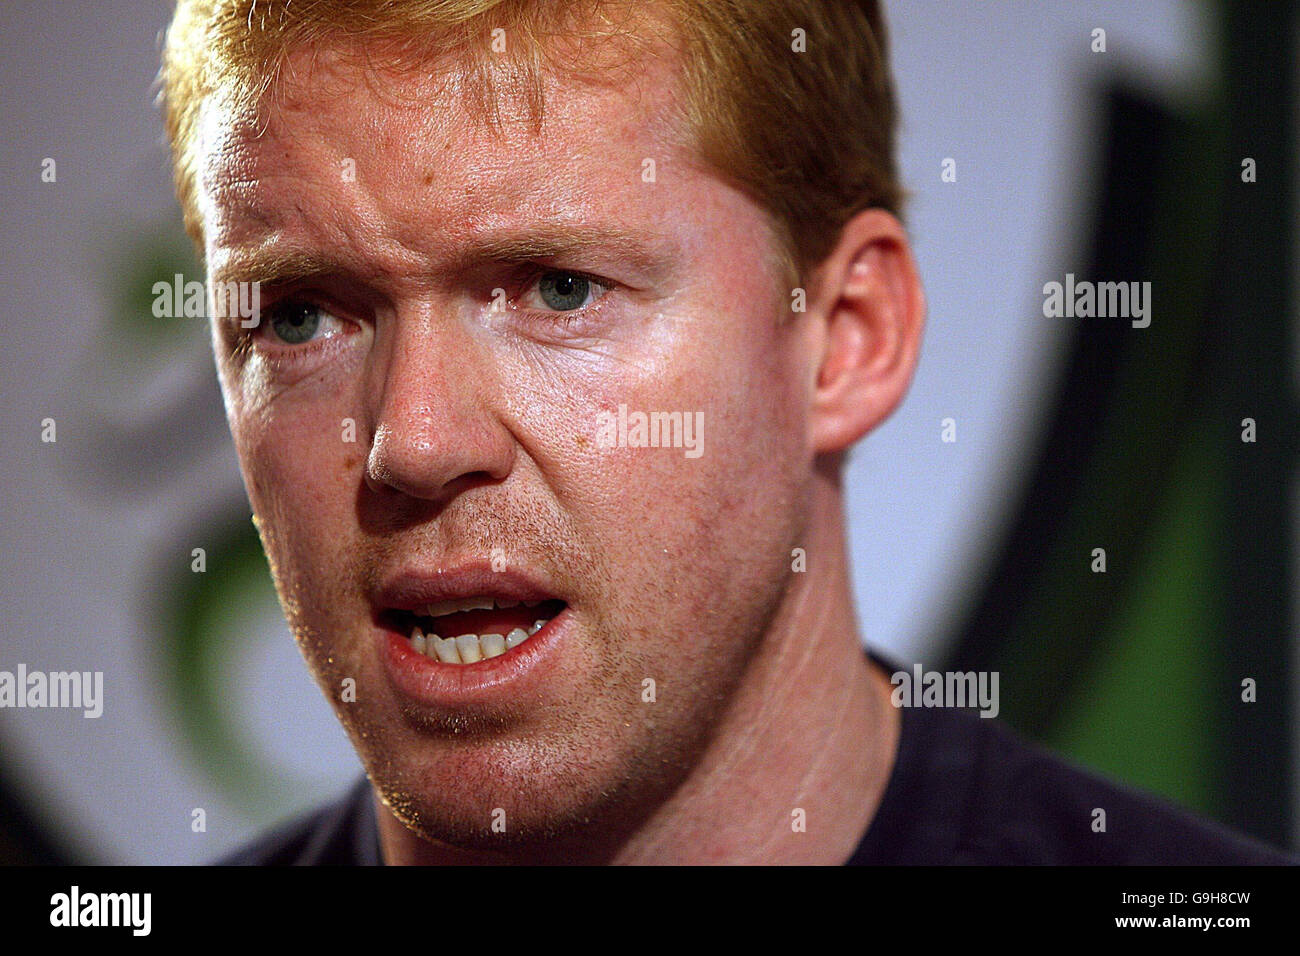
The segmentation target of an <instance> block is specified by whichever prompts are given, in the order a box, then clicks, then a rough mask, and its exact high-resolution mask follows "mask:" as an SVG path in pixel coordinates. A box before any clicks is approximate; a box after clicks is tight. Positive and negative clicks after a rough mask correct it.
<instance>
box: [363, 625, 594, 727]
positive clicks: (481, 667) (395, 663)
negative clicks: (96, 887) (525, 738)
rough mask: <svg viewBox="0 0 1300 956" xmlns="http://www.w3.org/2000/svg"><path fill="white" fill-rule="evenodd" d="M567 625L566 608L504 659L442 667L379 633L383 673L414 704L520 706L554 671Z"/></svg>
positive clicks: (404, 641) (391, 634)
mask: <svg viewBox="0 0 1300 956" xmlns="http://www.w3.org/2000/svg"><path fill="white" fill-rule="evenodd" d="M568 623H569V609H568V608H567V607H566V608H565V609H564V610H562V611H561V612H560V613H559V614H557V615H556V616H555V617H553V618H551V619H550V620H549V621H547V622H546V625H545V626H544V627H543V628H542V629H541V630H539V631H538V632H537V633H536V634H534V635H533V636H532V637H530V638H528V640H526V641H524V642H523V643H522V644H520V645H518V646H517V647H512V648H510V649H509V650H508V651H506V652H505V653H504V654H500V655H498V656H496V657H493V658H489V659H486V660H481V661H477V662H475V663H473V664H444V663H443V662H442V661H439V660H436V659H433V658H430V657H427V656H425V655H424V654H421V653H420V652H419V651H417V650H416V649H415V648H414V647H412V646H411V641H410V638H409V637H406V636H405V635H402V634H398V633H397V632H395V631H391V630H389V629H388V628H377V629H376V635H375V636H376V639H377V640H376V643H377V647H378V650H379V656H380V658H381V659H382V661H383V665H384V670H385V672H386V673H387V674H388V679H389V681H390V682H391V683H392V685H393V688H394V689H395V690H396V691H397V692H398V694H399V695H400V696H402V697H403V698H405V699H406V700H408V701H410V702H411V703H415V704H423V705H426V706H431V707H457V706H463V705H467V704H488V705H490V704H492V703H493V702H494V699H499V700H500V701H501V702H503V703H504V702H506V701H515V702H517V701H518V700H519V697H520V695H521V694H524V693H526V692H527V691H528V690H529V685H530V684H540V683H541V682H542V681H543V680H544V679H545V676H546V672H547V671H548V670H550V669H551V668H552V667H554V666H555V663H556V659H557V658H558V657H559V654H558V651H559V649H560V645H561V644H562V643H563V637H564V634H565V632H566V631H567V629H568V628H567V625H568Z"/></svg>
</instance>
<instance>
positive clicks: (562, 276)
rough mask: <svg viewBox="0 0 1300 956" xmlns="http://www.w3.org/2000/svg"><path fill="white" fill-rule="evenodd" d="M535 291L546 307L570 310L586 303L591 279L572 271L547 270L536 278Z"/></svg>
mask: <svg viewBox="0 0 1300 956" xmlns="http://www.w3.org/2000/svg"><path fill="white" fill-rule="evenodd" d="M537 291H538V293H540V294H541V297H542V301H543V302H545V303H546V305H547V307H548V308H552V309H555V311H557V312H572V311H573V310H574V309H580V308H582V306H583V305H585V304H586V302H587V296H588V295H589V294H590V293H591V281H590V280H589V279H585V278H583V277H582V276H580V275H574V274H573V273H572V272H548V273H546V274H545V275H543V276H542V277H541V279H540V280H538V283H537Z"/></svg>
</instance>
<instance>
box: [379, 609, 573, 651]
mask: <svg viewBox="0 0 1300 956" xmlns="http://www.w3.org/2000/svg"><path fill="white" fill-rule="evenodd" d="M566 606H567V605H566V604H565V603H564V602H563V601H560V600H544V601H514V600H510V599H508V598H502V597H493V596H490V595H481V596H475V597H469V598H464V599H460V600H451V601H438V602H436V603H434V604H430V605H427V606H425V607H423V608H417V609H415V610H402V609H398V608H394V609H391V610H388V611H384V612H383V613H382V615H381V616H382V618H383V620H384V624H385V625H386V626H387V627H389V628H390V629H391V630H394V631H396V632H398V633H399V634H406V635H407V640H408V641H409V642H410V644H411V647H412V648H414V649H415V650H416V651H418V652H419V653H421V654H423V655H424V656H425V657H428V658H431V659H432V660H436V661H440V662H441V663H443V664H476V663H478V662H479V661H484V660H490V659H491V658H493V657H500V656H501V655H502V654H504V653H506V652H507V651H509V650H513V649H514V648H516V647H518V646H519V645H520V644H523V643H524V642H525V641H527V640H528V639H529V638H531V637H532V636H533V635H534V634H536V633H537V632H538V631H540V630H541V629H542V628H544V627H545V626H546V625H547V623H549V622H550V620H551V619H552V618H554V617H557V616H558V615H559V614H560V613H561V612H562V611H563V610H564V609H565V607H566Z"/></svg>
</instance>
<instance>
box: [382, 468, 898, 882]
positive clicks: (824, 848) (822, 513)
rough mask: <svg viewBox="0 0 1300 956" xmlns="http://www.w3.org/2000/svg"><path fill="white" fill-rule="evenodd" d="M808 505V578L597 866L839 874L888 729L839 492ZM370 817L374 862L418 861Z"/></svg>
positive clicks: (891, 749) (401, 839) (824, 490)
mask: <svg viewBox="0 0 1300 956" xmlns="http://www.w3.org/2000/svg"><path fill="white" fill-rule="evenodd" d="M813 498H814V500H813V507H812V509H811V514H812V515H813V519H812V521H811V522H810V524H809V527H808V534H807V544H806V545H801V546H802V547H803V548H804V550H805V552H806V554H807V555H808V562H807V570H806V571H804V572H797V573H793V574H792V575H791V583H790V586H789V589H788V592H787V594H786V597H785V599H784V601H783V602H782V604H781V607H780V609H779V610H778V612H777V615H776V617H775V619H774V621H773V624H772V627H771V628H770V629H769V631H768V634H767V635H766V637H765V639H764V643H763V645H762V646H761V648H760V651H759V653H758V654H757V655H756V656H755V659H754V661H753V663H752V664H751V666H750V667H749V669H748V671H747V672H746V675H745V677H744V679H743V680H742V682H741V684H740V686H739V687H738V688H737V690H736V692H735V694H734V695H733V697H732V701H731V703H730V705H729V707H728V708H727V710H726V712H725V713H724V715H723V717H722V718H721V721H720V724H719V726H718V728H717V731H716V733H714V734H713V737H712V742H711V743H710V744H709V746H708V748H707V749H706V750H705V751H704V753H703V754H702V755H701V757H700V759H699V761H698V762H697V764H696V766H695V767H694V769H693V770H692V771H691V773H690V775H689V776H688V777H687V778H686V780H685V781H684V782H683V783H682V785H681V786H680V787H678V788H677V790H676V791H674V793H673V794H672V795H671V796H670V797H669V798H668V799H667V800H666V801H665V802H664V803H663V804H661V805H660V806H659V807H658V808H657V809H656V810H655V811H654V812H653V813H652V814H650V816H649V817H648V818H646V820H645V821H644V823H643V824H642V825H641V826H640V827H639V828H638V829H637V830H636V831H635V832H633V833H631V834H629V835H628V836H627V838H626V839H625V840H624V841H623V842H622V844H621V845H620V846H618V847H617V848H615V849H614V851H613V852H612V853H611V854H607V855H605V856H606V858H607V859H608V861H609V862H613V863H629V864H664V863H677V864H697V863H780V864H839V863H843V862H844V861H845V860H847V859H848V858H849V856H851V855H852V853H853V850H854V849H855V848H856V847H857V845H858V842H859V841H860V840H861V839H862V836H863V834H864V833H865V832H866V829H867V827H868V825H869V824H870V822H871V820H872V818H873V817H874V816H875V813H876V809H877V807H878V806H879V804H880V799H881V796H882V795H883V794H884V790H885V785H886V783H887V782H888V779H889V774H890V772H891V770H892V769H893V762H894V753H895V749H896V746H897V741H898V729H899V715H898V711H897V710H896V708H894V707H893V706H892V705H891V703H890V700H889V698H890V693H891V691H892V690H893V687H892V686H891V685H890V683H889V680H888V677H887V676H886V675H885V674H884V673H883V672H882V671H881V670H880V669H879V668H877V667H876V666H875V665H873V664H871V663H870V662H869V661H868V660H867V659H866V656H865V654H864V653H863V650H862V644H861V641H860V638H859V636H858V631H857V620H856V616H855V613H854V608H853V599H852V592H851V588H850V584H849V569H848V559H847V554H846V549H845V541H844V518H843V507H842V498H841V493H840V488H839V482H838V479H837V478H835V477H832V476H830V475H828V474H825V473H819V475H818V478H817V481H816V487H815V490H814V493H813ZM376 810H377V812H378V814H379V830H380V841H381V844H382V848H383V854H384V859H385V861H387V862H388V863H403V862H415V861H418V860H421V859H427V857H428V855H427V853H423V852H421V850H422V849H424V850H427V849H429V848H428V847H427V845H423V846H415V845H413V844H423V841H421V840H419V838H418V837H416V836H415V834H413V833H411V832H410V831H408V830H407V829H406V828H405V827H404V826H403V825H402V824H401V823H400V822H399V821H398V820H397V819H396V818H395V817H393V816H392V814H391V813H389V812H388V811H387V810H386V809H385V808H384V807H383V806H382V804H379V803H378V802H376ZM456 855H457V856H461V855H460V854H456ZM461 862H469V860H468V859H466V858H463V857H462V858H461ZM492 862H496V863H502V862H508V861H506V860H503V859H502V858H501V857H500V856H499V855H498V856H494V859H493V860H492Z"/></svg>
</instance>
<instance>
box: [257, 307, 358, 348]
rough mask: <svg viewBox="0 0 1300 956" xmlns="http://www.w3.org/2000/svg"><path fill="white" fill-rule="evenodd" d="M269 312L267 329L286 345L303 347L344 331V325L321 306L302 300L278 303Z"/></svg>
mask: <svg viewBox="0 0 1300 956" xmlns="http://www.w3.org/2000/svg"><path fill="white" fill-rule="evenodd" d="M268 311H269V312H270V316H269V321H268V322H267V323H266V324H267V327H268V328H270V330H271V332H272V333H273V334H274V335H275V337H276V338H277V339H279V340H280V341H281V342H283V343H285V344H286V345H301V344H302V343H304V342H309V341H311V340H312V339H314V338H318V337H319V338H330V337H332V336H334V335H338V334H339V333H340V332H341V331H342V323H341V322H340V321H339V320H338V319H337V318H335V317H334V316H333V315H331V314H330V313H329V312H327V311H326V310H325V309H322V308H321V307H320V306H318V305H315V304H313V303H311V302H305V301H303V300H300V299H290V300H287V301H285V302H278V303H276V304H275V305H273V306H272V307H271V308H270V309H269V310H268ZM317 333H320V335H319V336H318V334H317Z"/></svg>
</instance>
